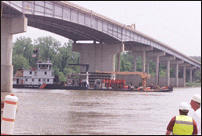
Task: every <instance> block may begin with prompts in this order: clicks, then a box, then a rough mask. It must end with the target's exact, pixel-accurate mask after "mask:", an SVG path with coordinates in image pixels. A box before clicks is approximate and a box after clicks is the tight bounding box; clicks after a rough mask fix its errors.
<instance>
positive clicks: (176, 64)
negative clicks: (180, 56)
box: [170, 60, 184, 87]
mask: <svg viewBox="0 0 202 136" xmlns="http://www.w3.org/2000/svg"><path fill="white" fill-rule="evenodd" d="M182 63H184V61H182V60H173V61H171V63H170V64H174V65H175V67H174V68H173V69H174V73H175V82H176V84H175V85H172V86H176V87H178V86H179V77H178V75H179V64H182Z"/></svg>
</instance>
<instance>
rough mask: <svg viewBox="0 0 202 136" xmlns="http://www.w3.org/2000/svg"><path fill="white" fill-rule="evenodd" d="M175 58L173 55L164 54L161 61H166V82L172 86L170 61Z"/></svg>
mask: <svg viewBox="0 0 202 136" xmlns="http://www.w3.org/2000/svg"><path fill="white" fill-rule="evenodd" d="M171 60H175V57H173V56H164V57H161V61H166V83H167V86H170V61H171Z"/></svg>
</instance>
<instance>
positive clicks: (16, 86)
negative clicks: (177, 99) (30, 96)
mask: <svg viewBox="0 0 202 136" xmlns="http://www.w3.org/2000/svg"><path fill="white" fill-rule="evenodd" d="M13 88H31V89H66V90H98V91H101V90H103V91H130V92H172V91H173V88H168V89H160V90H155V89H150V90H143V89H141V90H138V89H94V88H87V87H84V86H63V85H59V84H43V85H25V84H17V85H16V84H14V85H13Z"/></svg>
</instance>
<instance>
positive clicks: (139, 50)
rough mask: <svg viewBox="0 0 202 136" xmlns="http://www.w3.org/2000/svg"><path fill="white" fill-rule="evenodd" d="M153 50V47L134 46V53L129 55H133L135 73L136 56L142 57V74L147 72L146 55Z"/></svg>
mask: <svg viewBox="0 0 202 136" xmlns="http://www.w3.org/2000/svg"><path fill="white" fill-rule="evenodd" d="M151 50H153V47H151V46H137V45H136V46H133V47H132V52H129V55H133V57H134V64H133V68H134V71H136V55H137V56H141V58H142V72H145V60H146V54H147V51H151Z"/></svg>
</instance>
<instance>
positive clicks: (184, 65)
mask: <svg viewBox="0 0 202 136" xmlns="http://www.w3.org/2000/svg"><path fill="white" fill-rule="evenodd" d="M190 65H191V64H187V63H183V64H180V65H179V66H181V67H183V80H184V87H185V86H186V67H188V66H190Z"/></svg>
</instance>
